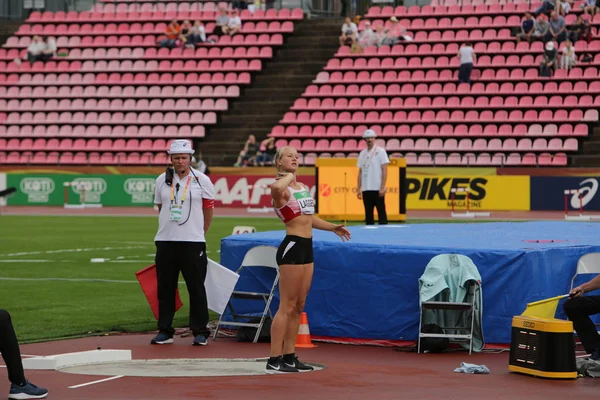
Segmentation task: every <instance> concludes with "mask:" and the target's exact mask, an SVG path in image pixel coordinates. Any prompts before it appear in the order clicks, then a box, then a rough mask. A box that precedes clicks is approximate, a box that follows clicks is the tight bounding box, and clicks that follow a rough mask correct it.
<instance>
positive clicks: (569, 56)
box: [560, 39, 577, 71]
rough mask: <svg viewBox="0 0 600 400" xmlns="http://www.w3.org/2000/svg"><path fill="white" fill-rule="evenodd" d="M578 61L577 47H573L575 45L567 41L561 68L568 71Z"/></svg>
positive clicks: (563, 49)
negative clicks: (576, 55)
mask: <svg viewBox="0 0 600 400" xmlns="http://www.w3.org/2000/svg"><path fill="white" fill-rule="evenodd" d="M576 61H577V57H575V46H573V43H571V41H570V40H569V39H567V40H565V45H564V47H563V48H562V55H561V57H560V67H561V68H562V69H566V70H567V71H568V70H570V69H571V68H573V67H574V66H575V64H576Z"/></svg>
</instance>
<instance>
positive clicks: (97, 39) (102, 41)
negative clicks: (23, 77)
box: [3, 33, 283, 51]
mask: <svg viewBox="0 0 600 400" xmlns="http://www.w3.org/2000/svg"><path fill="white" fill-rule="evenodd" d="M31 38H32V36H21V37H20V38H19V37H16V36H11V37H9V38H8V39H7V40H6V44H4V45H3V47H4V48H7V49H10V48H16V49H21V48H27V47H28V46H29V44H30V43H31ZM163 38H164V36H162V35H144V36H142V35H134V36H128V35H121V36H58V37H57V38H56V46H57V47H58V48H59V50H60V51H62V49H64V48H68V49H72V48H77V47H80V48H91V47H154V48H156V47H157V44H158V42H159V41H160V40H161V39H163ZM282 44H283V35H281V34H280V33H270V34H269V33H262V34H254V33H252V34H247V35H241V34H239V35H234V36H229V35H223V36H220V37H219V38H218V41H217V42H216V43H209V44H204V45H201V47H208V48H210V47H214V46H257V45H262V46H280V45H282Z"/></svg>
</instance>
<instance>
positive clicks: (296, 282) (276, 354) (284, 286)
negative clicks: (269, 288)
mask: <svg viewBox="0 0 600 400" xmlns="http://www.w3.org/2000/svg"><path fill="white" fill-rule="evenodd" d="M274 162H275V167H276V168H277V178H276V179H277V180H276V181H275V183H273V185H271V197H272V198H273V207H274V208H275V212H276V213H277V216H278V217H279V218H280V219H281V220H282V221H283V222H284V223H285V229H286V236H285V238H284V239H283V242H281V245H280V246H279V249H278V250H277V265H279V274H280V279H279V309H278V310H277V313H276V314H275V317H274V318H273V322H272V324H271V356H270V358H269V361H268V362H267V366H266V372H267V373H270V374H276V373H289V372H304V371H312V369H313V367H311V366H309V365H307V364H305V363H303V362H301V361H300V360H298V357H297V356H296V354H295V347H296V337H297V335H298V328H299V326H300V314H302V311H303V310H304V303H305V302H306V295H307V294H308V290H309V289H310V284H311V281H312V276H313V268H314V263H313V248H312V229H313V228H315V229H321V230H324V231H330V232H333V233H335V234H336V235H338V236H339V237H340V238H342V241H346V240H350V232H349V231H348V230H347V229H346V228H345V227H344V225H334V224H332V223H329V222H326V221H323V220H322V219H320V218H319V217H317V216H316V215H314V213H315V201H314V199H313V198H312V197H311V195H310V192H309V190H308V187H306V186H305V185H303V184H301V183H299V182H298V181H296V170H297V168H298V153H297V152H296V150H295V149H294V148H293V147H289V146H286V147H282V148H281V149H279V150H278V151H277V153H276V154H275V160H274Z"/></svg>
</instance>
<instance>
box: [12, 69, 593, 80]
mask: <svg viewBox="0 0 600 400" xmlns="http://www.w3.org/2000/svg"><path fill="white" fill-rule="evenodd" d="M421 68H424V67H421ZM572 71H575V68H574V69H573V70H571V71H567V70H564V69H559V70H557V71H556V73H555V74H554V75H553V76H552V78H551V79H577V80H580V79H590V80H596V81H597V80H600V76H599V75H598V69H597V68H596V67H587V68H585V70H584V71H583V74H582V73H581V72H582V69H581V68H577V72H573V75H571V72H572ZM539 72H540V71H539V68H527V69H525V70H524V69H521V68H514V69H508V68H503V69H500V70H497V71H496V70H494V69H491V68H488V69H484V70H483V71H481V72H480V70H474V71H473V72H472V73H471V79H472V80H473V81H477V82H480V81H500V82H503V81H517V80H539V79H541V77H540V75H539ZM547 79H548V78H546V80H547ZM457 80H458V69H453V70H451V69H442V70H437V69H430V70H427V71H425V70H423V69H415V70H412V71H407V70H402V71H393V70H392V71H360V72H355V71H347V72H341V71H335V72H331V73H329V72H325V71H321V72H319V73H318V74H317V76H316V78H315V80H314V81H313V83H344V82H346V83H355V82H364V83H378V82H420V81H436V82H449V81H454V82H455V81H457ZM0 82H1V78H0Z"/></svg>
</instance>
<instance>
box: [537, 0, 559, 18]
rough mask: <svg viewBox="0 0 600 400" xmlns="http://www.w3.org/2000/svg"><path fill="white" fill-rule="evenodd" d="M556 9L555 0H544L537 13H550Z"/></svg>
mask: <svg viewBox="0 0 600 400" xmlns="http://www.w3.org/2000/svg"><path fill="white" fill-rule="evenodd" d="M555 9H556V3H555V2H554V0H544V2H543V3H542V5H541V7H540V8H538V9H537V10H535V13H534V14H535V15H536V16H539V15H540V14H548V13H550V12H552V11H554V10H555Z"/></svg>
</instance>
